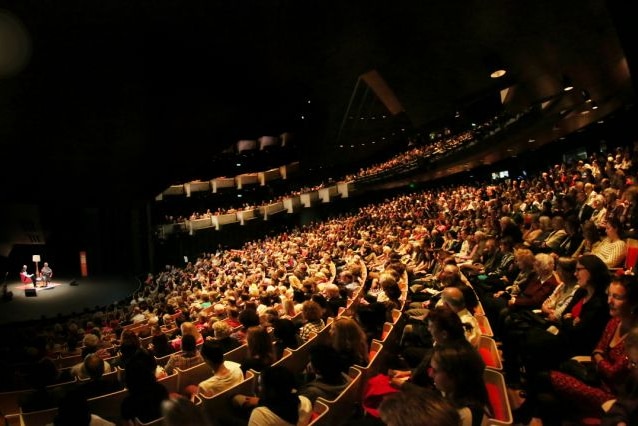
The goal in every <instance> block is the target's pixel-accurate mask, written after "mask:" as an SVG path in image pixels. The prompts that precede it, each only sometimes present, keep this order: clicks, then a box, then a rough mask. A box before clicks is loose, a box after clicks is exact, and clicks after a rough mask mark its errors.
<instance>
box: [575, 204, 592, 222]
mask: <svg viewBox="0 0 638 426" xmlns="http://www.w3.org/2000/svg"><path fill="white" fill-rule="evenodd" d="M592 213H594V208H593V207H592V206H590V205H589V204H585V205H583V206H582V207H581V208H579V209H578V220H579V221H580V222H581V223H583V222H585V221H586V220H589V219H590V218H591V215H592Z"/></svg>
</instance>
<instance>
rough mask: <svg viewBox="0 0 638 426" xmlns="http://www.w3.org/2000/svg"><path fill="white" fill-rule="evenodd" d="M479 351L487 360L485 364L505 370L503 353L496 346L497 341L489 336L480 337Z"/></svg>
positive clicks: (494, 368) (484, 359)
mask: <svg viewBox="0 0 638 426" xmlns="http://www.w3.org/2000/svg"><path fill="white" fill-rule="evenodd" d="M478 351H479V353H480V354H481V358H483V361H484V362H485V366H486V367H488V368H491V369H493V370H499V371H501V370H503V363H502V361H501V355H500V354H499V352H498V348H497V347H496V341H495V340H494V339H492V338H491V337H488V336H481V337H480V339H479V347H478Z"/></svg>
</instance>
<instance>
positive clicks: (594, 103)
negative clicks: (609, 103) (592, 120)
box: [591, 101, 598, 110]
mask: <svg viewBox="0 0 638 426" xmlns="http://www.w3.org/2000/svg"><path fill="white" fill-rule="evenodd" d="M591 109H593V110H597V109H598V104H597V103H596V102H594V101H591Z"/></svg>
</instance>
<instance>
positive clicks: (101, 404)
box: [88, 389, 128, 424]
mask: <svg viewBox="0 0 638 426" xmlns="http://www.w3.org/2000/svg"><path fill="white" fill-rule="evenodd" d="M126 395H128V389H122V390H119V391H116V392H112V393H108V394H106V395H101V396H96V397H94V398H89V400H88V403H89V411H90V412H91V413H93V414H96V415H98V416H100V417H102V418H103V419H105V420H108V421H111V422H113V423H115V424H119V423H120V420H121V418H120V407H121V405H122V401H123V400H124V398H125V397H126Z"/></svg>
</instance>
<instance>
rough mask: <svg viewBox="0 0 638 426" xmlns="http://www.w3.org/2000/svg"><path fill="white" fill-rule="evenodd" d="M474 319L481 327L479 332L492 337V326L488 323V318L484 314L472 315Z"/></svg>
mask: <svg viewBox="0 0 638 426" xmlns="http://www.w3.org/2000/svg"><path fill="white" fill-rule="evenodd" d="M474 318H476V321H477V322H478V325H479V328H480V329H481V334H482V335H483V336H487V337H494V333H493V332H492V326H491V325H490V320H489V319H488V318H487V316H485V315H482V314H481V315H479V314H476V315H474Z"/></svg>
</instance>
